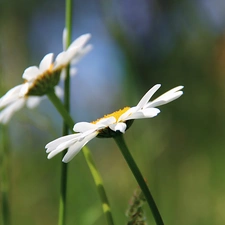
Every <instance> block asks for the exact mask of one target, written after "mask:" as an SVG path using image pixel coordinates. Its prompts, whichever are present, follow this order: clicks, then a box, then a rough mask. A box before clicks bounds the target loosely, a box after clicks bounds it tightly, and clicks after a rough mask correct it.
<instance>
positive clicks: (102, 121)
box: [96, 116, 116, 127]
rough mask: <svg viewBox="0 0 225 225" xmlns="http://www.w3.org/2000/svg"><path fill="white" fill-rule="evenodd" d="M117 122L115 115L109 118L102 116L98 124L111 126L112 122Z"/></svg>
mask: <svg viewBox="0 0 225 225" xmlns="http://www.w3.org/2000/svg"><path fill="white" fill-rule="evenodd" d="M115 122H116V118H115V117H114V116H110V117H108V118H102V119H100V120H99V121H98V122H97V123H96V124H98V125H103V126H104V127H106V126H109V125H110V124H113V123H115Z"/></svg>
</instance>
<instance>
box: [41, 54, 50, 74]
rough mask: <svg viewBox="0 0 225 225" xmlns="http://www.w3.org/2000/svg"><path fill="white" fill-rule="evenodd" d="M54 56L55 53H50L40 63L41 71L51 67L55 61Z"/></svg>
mask: <svg viewBox="0 0 225 225" xmlns="http://www.w3.org/2000/svg"><path fill="white" fill-rule="evenodd" d="M53 56H54V54H53V53H49V54H47V55H46V56H45V57H44V58H43V59H42V60H41V62H40V65H39V69H40V72H41V73H43V72H44V71H46V70H48V69H49V67H50V65H51V64H52V61H53Z"/></svg>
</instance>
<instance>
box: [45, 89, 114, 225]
mask: <svg viewBox="0 0 225 225" xmlns="http://www.w3.org/2000/svg"><path fill="white" fill-rule="evenodd" d="M48 97H49V99H50V100H51V102H52V103H53V104H54V106H55V107H56V109H57V110H58V112H59V113H60V115H61V116H62V117H63V119H64V121H65V122H66V123H67V125H68V126H69V128H70V130H71V132H74V131H73V126H74V124H75V122H74V121H73V119H72V118H71V116H70V115H69V113H68V111H66V110H65V108H64V106H63V104H62V102H61V101H60V99H59V98H58V97H57V96H56V95H55V93H54V91H52V92H49V93H48ZM82 152H83V154H84V157H85V160H86V162H87V164H88V167H89V169H90V172H91V174H92V176H93V179H94V182H95V185H96V187H97V190H98V193H99V196H100V200H101V202H102V209H103V212H104V214H105V216H106V219H107V221H108V225H114V222H113V218H112V213H111V208H110V205H109V201H108V198H107V195H106V191H105V188H104V185H103V181H102V178H101V175H100V173H99V171H98V169H97V167H96V165H95V163H94V160H93V158H92V155H91V152H90V150H89V148H88V147H87V146H84V147H83V149H82Z"/></svg>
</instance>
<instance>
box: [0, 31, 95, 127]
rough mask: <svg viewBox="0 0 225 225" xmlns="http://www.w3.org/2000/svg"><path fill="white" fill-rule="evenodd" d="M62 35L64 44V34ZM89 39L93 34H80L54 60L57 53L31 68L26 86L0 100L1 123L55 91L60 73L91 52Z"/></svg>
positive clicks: (26, 73) (26, 76)
mask: <svg viewBox="0 0 225 225" xmlns="http://www.w3.org/2000/svg"><path fill="white" fill-rule="evenodd" d="M63 36H64V38H63V39H64V41H63V42H65V35H63ZM90 37H91V36H90V34H84V35H81V36H80V37H79V38H77V39H76V40H75V41H73V42H72V43H71V45H70V46H69V47H68V48H67V49H66V50H64V51H63V52H61V53H59V54H58V55H57V56H56V58H55V59H54V54H53V53H49V54H47V55H46V56H45V57H44V58H43V59H42V60H41V62H40V65H39V67H37V66H31V67H28V68H27V69H26V70H25V71H24V73H23V75H22V77H23V79H24V80H25V81H24V83H23V84H21V85H18V86H15V87H14V88H12V89H11V90H9V91H8V92H7V93H6V94H5V95H4V96H3V97H1V98H0V123H7V122H8V121H9V120H10V118H11V117H12V115H13V114H14V113H15V112H16V111H18V110H19V109H21V108H22V107H23V106H24V105H27V106H28V107H34V106H37V105H38V103H39V102H40V100H41V98H40V97H41V96H44V95H46V94H47V93H48V92H49V91H52V90H54V88H55V86H56V85H57V84H58V83H59V80H60V75H61V72H62V71H63V70H64V69H65V68H66V67H67V66H68V65H69V64H70V63H71V64H73V63H76V62H78V60H79V59H80V58H81V57H82V56H83V55H84V54H86V53H87V52H88V51H89V50H90V49H91V46H90V45H86V43H87V41H88V40H89V39H90ZM63 44H64V43H63ZM64 45H65V44H64Z"/></svg>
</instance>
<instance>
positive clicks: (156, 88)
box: [137, 84, 161, 109]
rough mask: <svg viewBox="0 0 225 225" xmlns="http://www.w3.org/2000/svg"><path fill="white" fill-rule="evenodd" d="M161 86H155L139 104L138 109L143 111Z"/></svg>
mask: <svg viewBox="0 0 225 225" xmlns="http://www.w3.org/2000/svg"><path fill="white" fill-rule="evenodd" d="M160 86H161V84H156V85H155V86H153V87H152V88H151V89H150V90H149V91H148V92H147V93H146V94H145V95H144V96H143V97H142V99H141V100H140V102H139V103H138V104H137V108H138V109H141V108H142V107H144V106H145V105H146V104H147V103H148V101H149V99H150V98H151V97H152V96H153V95H154V93H155V92H156V91H157V90H158V89H159V88H160Z"/></svg>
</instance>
